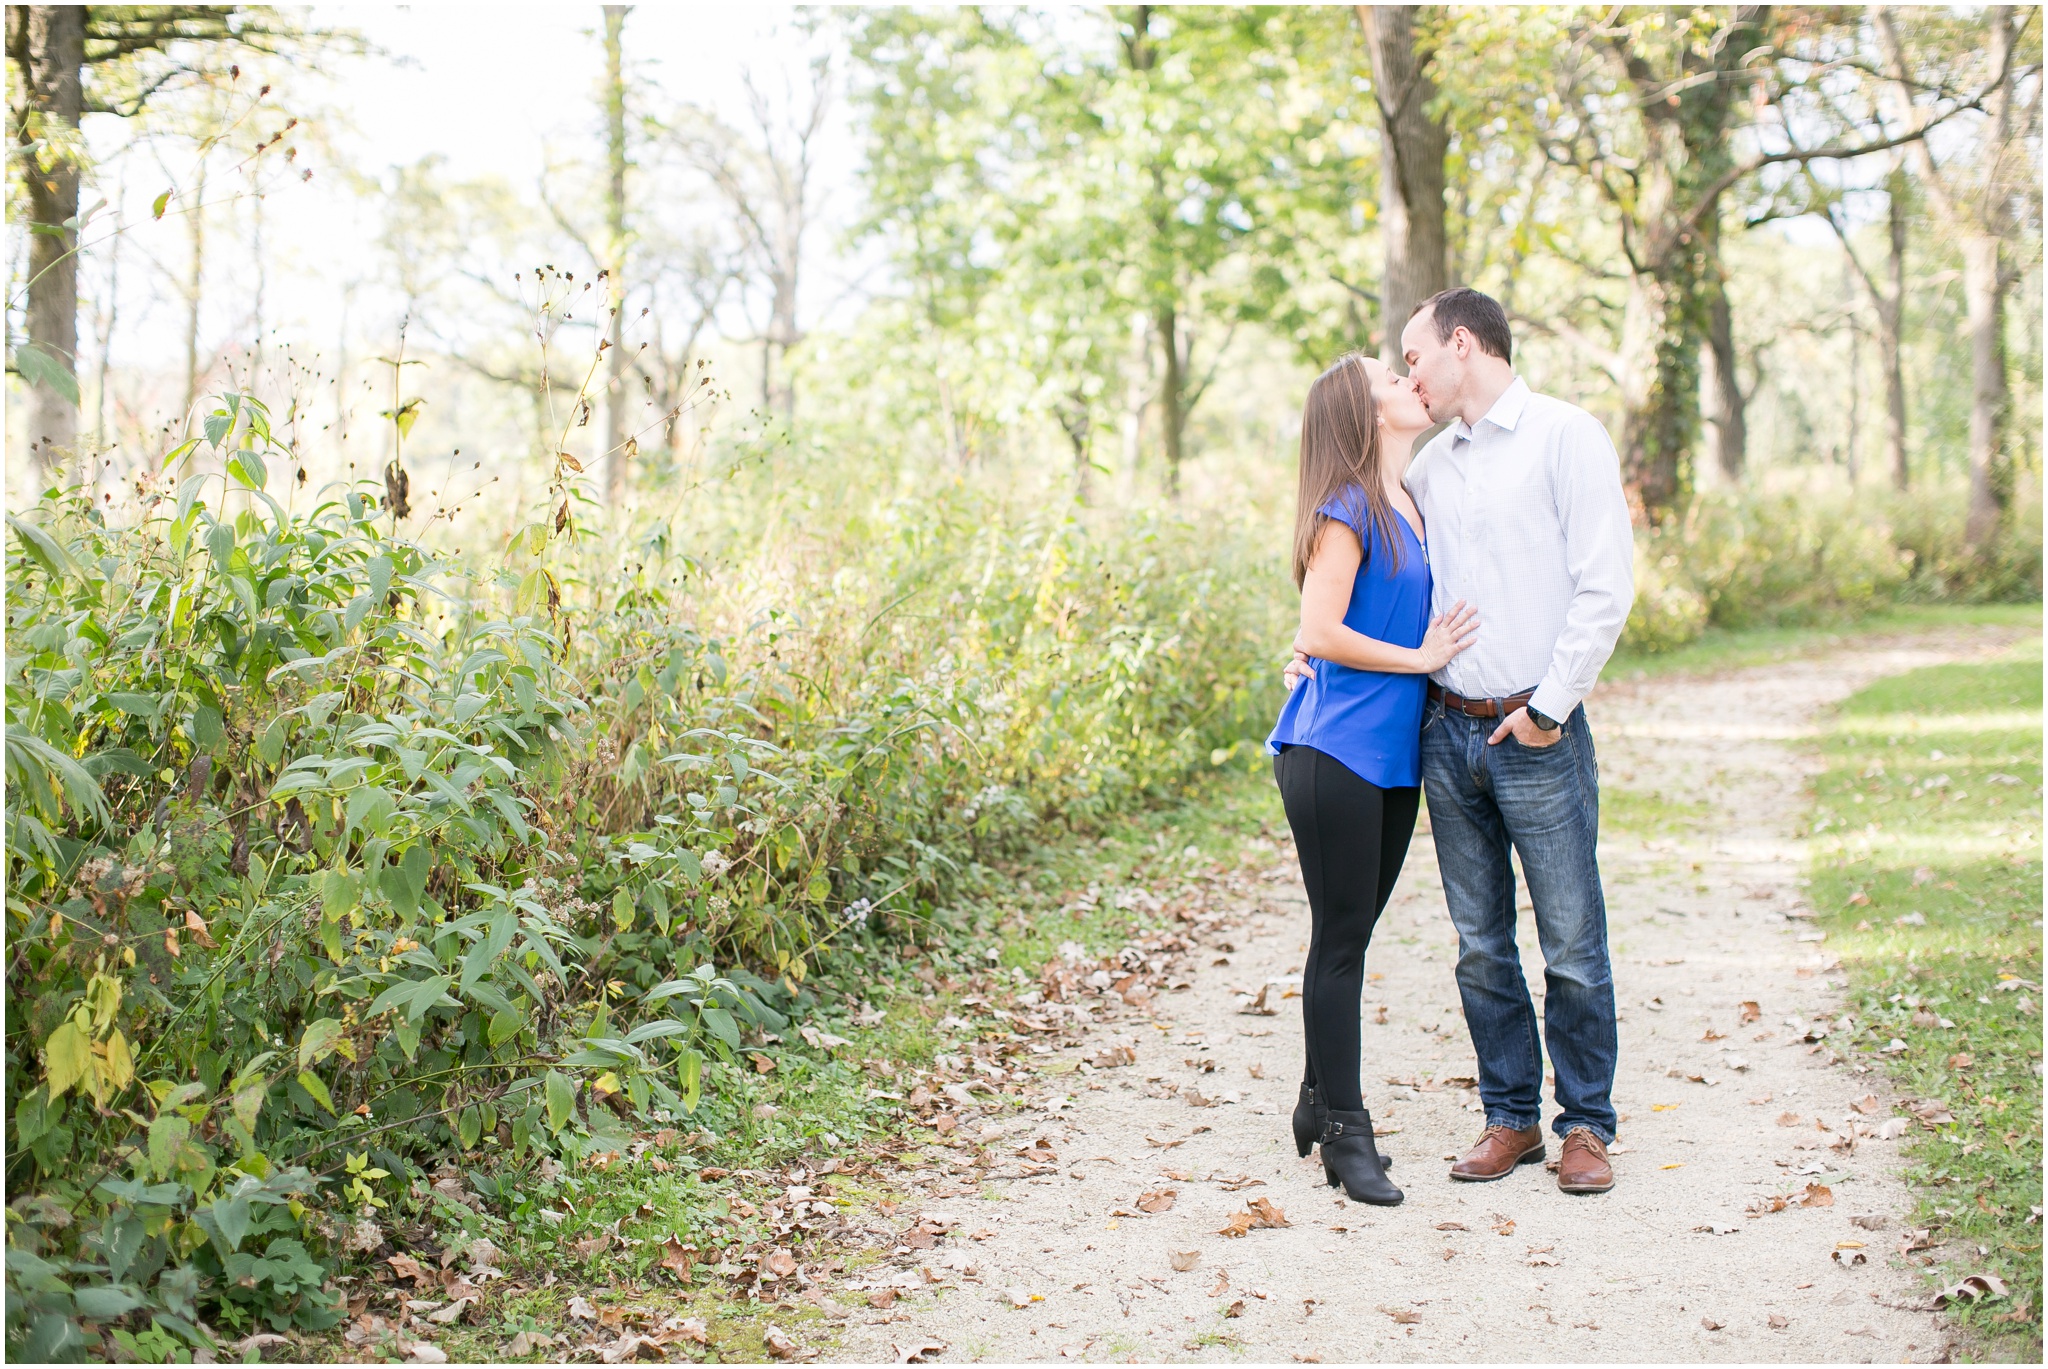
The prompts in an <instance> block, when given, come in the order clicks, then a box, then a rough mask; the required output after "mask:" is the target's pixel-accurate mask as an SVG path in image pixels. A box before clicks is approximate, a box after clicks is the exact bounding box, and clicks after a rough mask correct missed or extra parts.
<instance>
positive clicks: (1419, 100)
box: [1356, 5, 1450, 375]
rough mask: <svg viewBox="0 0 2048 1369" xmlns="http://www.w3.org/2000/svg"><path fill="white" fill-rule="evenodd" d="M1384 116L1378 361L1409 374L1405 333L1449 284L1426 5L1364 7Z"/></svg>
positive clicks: (1445, 133) (1445, 141) (1444, 141)
mask: <svg viewBox="0 0 2048 1369" xmlns="http://www.w3.org/2000/svg"><path fill="white" fill-rule="evenodd" d="M1356 9H1357V13H1358V21H1359V24H1360V26H1361V27H1362V28H1363V29H1364V30H1365V37H1366V49H1367V51H1368V52H1369V53H1370V54H1371V58H1372V86H1373V100H1374V102H1375V103H1376V104H1377V105H1378V107H1379V115H1380V134H1381V136H1380V240H1381V242H1382V243H1383V244H1384V245H1385V251H1386V266H1385V269H1384V272H1383V274H1382V276H1381V278H1380V329H1381V336H1380V356H1381V358H1382V359H1383V360H1385V361H1386V363H1387V364H1388V365H1389V366H1392V367H1393V368H1394V369H1396V370H1398V371H1400V372H1401V373H1402V374H1404V375H1405V374H1407V371H1408V363H1407V360H1406V358H1405V357H1403V356H1402V354H1401V328H1402V326H1403V325H1404V324H1405V323H1407V321H1408V316H1409V314H1410V313H1412V312H1413V311H1414V308H1415V306H1416V305H1417V304H1418V303H1420V302H1421V301H1423V300H1426V299H1428V298H1429V297H1430V296H1431V295H1434V294H1435V293H1436V292H1437V291H1439V290H1441V289H1443V288H1444V287H1445V286H1446V285H1448V284H1449V283H1450V277H1449V269H1448V263H1447V259H1446V248H1447V242H1446V238H1445V235H1444V154H1445V152H1446V151H1448V150H1449V148H1450V130H1449V129H1448V128H1447V127H1445V124H1444V120H1443V117H1442V115H1441V114H1440V113H1439V112H1436V111H1434V110H1432V109H1431V107H1430V106H1431V102H1432V101H1433V100H1434V99H1435V98H1436V83H1435V82H1434V81H1433V80H1432V79H1431V77H1430V66H1431V64H1432V63H1433V61H1434V60H1435V55H1436V53H1435V47H1434V45H1433V43H1431V42H1430V41H1429V40H1428V39H1427V38H1426V37H1425V36H1424V34H1423V31H1422V28H1421V25H1422V24H1423V23H1424V22H1425V21H1426V17H1427V16H1426V15H1425V11H1424V9H1423V7H1422V6H1420V5H1359V6H1357V7H1356Z"/></svg>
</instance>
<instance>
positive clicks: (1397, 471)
mask: <svg viewBox="0 0 2048 1369" xmlns="http://www.w3.org/2000/svg"><path fill="white" fill-rule="evenodd" d="M1429 426H1430V421H1429V411H1428V410H1427V409H1425V408H1424V407H1423V404H1422V400H1421V399H1420V397H1418V395H1417V394H1416V391H1415V385H1414V383H1413V382H1412V381H1410V380H1409V379H1408V378H1407V377H1405V376H1398V375H1395V374H1394V373H1393V371H1392V370H1391V369H1390V368H1389V367H1388V366H1386V365H1385V364H1384V363H1382V362H1380V361H1379V360H1377V359H1376V358H1373V357H1368V356H1364V355H1362V354H1359V353H1352V354H1350V355H1347V356H1344V357H1341V358H1339V359H1338V361H1337V363H1336V364H1335V365H1333V366H1331V367H1330V369H1329V370H1327V371H1325V372H1323V374H1322V375H1320V376H1318V377H1317V378H1316V382H1315V384H1314V385H1312V386H1310V387H1309V392H1308V403H1307V405H1306V406H1305V407H1304V409H1303V411H1302V417H1301V486H1300V493H1299V496H1298V501H1297V504H1296V509H1295V523H1294V582H1295V584H1296V585H1297V586H1299V587H1300V589H1301V631H1300V633H1299V635H1298V636H1296V638H1295V643H1294V644H1295V648H1296V649H1297V650H1298V651H1300V652H1304V653H1306V654H1307V655H1308V656H1309V657H1311V658H1312V659H1313V662H1314V664H1311V665H1309V666H1306V667H1304V668H1303V669H1302V670H1301V671H1300V672H1299V674H1300V681H1299V684H1298V686H1295V685H1293V682H1292V681H1290V685H1291V686H1292V688H1293V692H1292V693H1290V694H1289V695H1288V698H1287V704H1286V706H1285V707H1284V708H1282V709H1281V710H1280V722H1279V725H1278V726H1276V727H1275V728H1274V729H1273V735H1272V736H1271V737H1270V738H1268V739H1267V741H1266V750H1267V751H1268V752H1270V753H1271V754H1272V755H1273V758H1274V759H1273V773H1274V777H1275V778H1276V779H1277V780H1278V781H1279V785H1280V797H1281V801H1282V802H1283V804H1284V805H1285V806H1286V809H1287V823H1288V826H1290V827H1291V828H1293V829H1294V845H1295V849H1296V850H1297V852H1298V853H1299V854H1300V856H1301V878H1302V883H1303V884H1304V885H1305V886H1307V889H1308V904H1309V913H1310V917H1311V919H1312V931H1311V934H1310V938H1309V948H1308V960H1307V962H1306V963H1305V964H1304V965H1303V966H1302V980H1301V1015H1302V1026H1303V1034H1304V1037H1305V1038H1306V1045H1307V1055H1308V1066H1307V1070H1306V1072H1305V1074H1304V1077H1303V1082H1302V1086H1301V1102H1300V1103H1299V1105H1297V1106H1296V1108H1295V1110H1294V1140H1295V1145H1296V1147H1297V1148H1298V1149H1299V1151H1300V1153H1301V1154H1303V1155H1307V1154H1308V1152H1309V1147H1310V1146H1311V1145H1313V1144H1315V1143H1316V1142H1317V1141H1320V1142H1321V1143H1322V1147H1323V1172H1324V1175H1325V1176H1326V1177H1327V1178H1328V1180H1329V1182H1330V1185H1331V1186H1332V1187H1336V1186H1337V1185H1339V1184H1341V1185H1342V1186H1343V1188H1344V1191H1345V1193H1347V1194H1348V1195H1350V1197H1351V1198H1352V1200H1353V1201H1355V1202H1361V1203H1377V1204H1380V1205H1382V1206H1388V1207H1391V1206H1393V1205H1394V1204H1396V1203H1398V1202H1400V1201H1401V1190H1400V1189H1398V1188H1395V1187H1394V1185H1393V1184H1392V1183H1391V1182H1389V1181H1388V1179H1387V1175H1386V1170H1385V1166H1384V1161H1383V1159H1382V1157H1381V1156H1380V1155H1379V1153H1378V1150H1377V1148H1376V1147H1375V1145H1374V1143H1373V1137H1372V1116H1371V1114H1370V1113H1368V1112H1367V1111H1366V1110H1365V1101H1364V1097H1363V1095H1362V1094H1361V1092H1360V1090H1359V1058H1358V1057H1359V1042H1358V1007H1359V995H1360V991H1361V990H1362V988H1363V980H1364V976H1365V948H1366V945H1367V943H1368V942H1370V941H1371V940H1372V929H1373V924H1374V923H1375V922H1376V921H1378V919H1379V915H1380V910H1381V909H1382V908H1384V907H1385V906H1386V903H1387V897H1388V895H1389V894H1391V893H1392V892H1393V888H1394V880H1395V878H1396V877H1397V876H1399V874H1400V873H1401V861H1402V859H1403V858H1404V857H1405V856H1406V855H1407V853H1408V839H1409V836H1410V835H1411V834H1412V833H1413V832H1414V829H1415V810H1416V806H1417V804H1418V802H1419V799H1420V796H1421V788H1420V785H1421V782H1422V777H1421V749H1422V746H1421V736H1422V707H1423V694H1424V689H1425V681H1426V677H1427V676H1428V675H1429V673H1430V672H1431V671H1434V670H1438V669H1440V668H1442V666H1443V664H1444V662H1446V661H1448V660H1450V659H1451V658H1452V657H1453V656H1456V655H1457V654H1458V653H1459V652H1461V651H1463V650H1464V649H1465V648H1466V647H1468V646H1470V645H1471V644H1472V634H1473V632H1475V631H1476V630H1477V628H1478V626H1479V624H1478V622H1477V621H1476V620H1475V619H1474V617H1473V613H1472V610H1470V609H1469V608H1467V607H1466V606H1465V605H1464V603H1463V602H1462V601H1461V602H1459V603H1457V604H1455V605H1453V606H1452V607H1451V609H1450V611H1449V612H1447V613H1445V614H1444V615H1443V616H1442V617H1440V618H1438V619H1436V620H1435V621H1434V622H1432V621H1430V617H1429V593H1430V579H1429V551H1428V546H1429V544H1428V542H1427V540H1426V537H1427V533H1426V530H1425V529H1424V528H1423V526H1422V516H1421V514H1420V513H1418V512H1417V511H1416V508H1415V503H1414V501H1413V500H1411V499H1410V498H1409V497H1408V492H1407V491H1406V490H1405V489H1403V488H1402V486H1401V476H1402V474H1403V473H1404V472H1405V471H1406V470H1407V468H1408V462H1409V460H1410V459H1411V458H1412V457H1413V455H1414V448H1415V440H1416V438H1418V437H1420V436H1421V435H1422V434H1423V433H1424V432H1425V431H1427V430H1428V428H1429Z"/></svg>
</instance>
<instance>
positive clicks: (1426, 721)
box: [1422, 703, 1444, 732]
mask: <svg viewBox="0 0 2048 1369" xmlns="http://www.w3.org/2000/svg"><path fill="white" fill-rule="evenodd" d="M1443 717H1444V706H1443V705H1442V704H1440V703H1433V704H1425V705H1424V706H1423V709H1422V730H1423V731H1424V732H1427V731H1429V729H1430V728H1432V727H1435V726H1436V725H1437V724H1438V723H1440V722H1442V721H1443Z"/></svg>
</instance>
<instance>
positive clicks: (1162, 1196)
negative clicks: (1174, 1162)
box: [1138, 1188, 1180, 1212]
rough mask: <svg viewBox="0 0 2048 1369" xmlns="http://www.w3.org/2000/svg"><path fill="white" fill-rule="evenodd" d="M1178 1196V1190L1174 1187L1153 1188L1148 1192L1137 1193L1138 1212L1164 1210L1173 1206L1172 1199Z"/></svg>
mask: <svg viewBox="0 0 2048 1369" xmlns="http://www.w3.org/2000/svg"><path fill="white" fill-rule="evenodd" d="M1179 1196H1180V1190H1179V1189H1174V1188H1155V1189H1153V1190H1151V1191H1150V1192H1149V1193H1140V1194H1139V1195H1138V1210H1139V1211H1140V1212H1165V1211H1166V1210H1167V1209H1169V1208H1171V1207H1172V1206H1173V1200H1174V1199H1175V1198H1177V1197H1179Z"/></svg>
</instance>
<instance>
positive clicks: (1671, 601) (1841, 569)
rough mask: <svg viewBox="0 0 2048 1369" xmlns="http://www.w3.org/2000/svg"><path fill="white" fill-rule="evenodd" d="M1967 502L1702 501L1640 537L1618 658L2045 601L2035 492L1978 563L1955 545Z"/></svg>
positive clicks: (1857, 497)
mask: <svg viewBox="0 0 2048 1369" xmlns="http://www.w3.org/2000/svg"><path fill="white" fill-rule="evenodd" d="M1966 502H1967V491H1965V490H1963V489H1961V488H1960V487H1955V486H1943V487H1940V488H1935V489H1929V490H1919V491H1914V492H1912V493H1911V494H1897V493H1894V492H1892V491H1890V490H1884V491H1866V492H1852V491H1849V490H1847V489H1845V488H1841V487H1838V486H1836V487H1830V486H1827V485H1825V484H1824V483H1822V482H1818V481H1815V482H1811V483H1810V484H1808V485H1807V486H1804V487H1800V488H1794V489H1778V490H1764V489H1744V490H1738V491H1714V492H1710V493H1706V494H1702V495H1700V496H1699V497H1698V498H1697V499H1695V500H1694V502H1693V505H1692V507H1691V508H1690V509H1689V510H1688V511H1687V513H1686V515H1685V517H1684V518H1682V519H1677V520H1674V521H1673V522H1672V523H1670V524H1668V525H1666V526H1664V527H1662V528H1659V529H1657V530H1656V531H1654V532H1649V533H1644V532H1640V531H1639V532H1638V533H1637V534H1636V603H1635V607H1634V609H1633V610H1632V611H1631V613H1630V614H1629V622H1628V627H1627V629H1626V630H1625V632H1624V636H1623V645H1624V647H1625V648H1626V649H1628V650H1631V651H1635V652H1639V653H1644V654H1649V653H1655V652H1660V651H1669V650H1671V649H1673V648H1675V647H1679V646H1683V645H1685V644H1686V643H1687V642H1689V641H1692V640H1693V639H1695V638H1696V637H1698V636H1699V635H1700V633H1702V632H1704V631H1705V630H1706V629H1707V628H1709V627H1717V628H1730V629H1738V628H1749V627H1776V626H1796V625H1802V624H1809V623H1826V622H1839V621H1844V620H1847V619H1852V618H1856V617H1859V616H1862V615H1865V614H1869V613H1871V612H1874V611H1877V610H1880V609H1883V608H1885V607H1887V606H1889V605H1892V604H1896V603H1901V602H1929V601H1945V602H1965V603H1982V602H1992V601H2004V602H2012V601H2030V600H2036V599H2039V598H2040V595H2041V506H2040V490H2039V485H2038V482H2034V481H2028V482H2026V483H2025V484H2023V486H2022V487H2021V488H2020V490H2019V491H2018V492H2017V494H2016V497H2015V499H2014V501H2013V505H2012V507H2011V508H2010V509H2009V510H2008V511H2007V515H2006V517H2005V519H2004V521H2003V522H2002V524H2001V526H2000V529H1999V533H1998V536H1997V538H1996V539H1995V540H1994V542H1993V543H1992V545H1991V546H1990V547H1989V548H1988V549H1987V550H1986V551H1985V552H1984V553H1982V554H1979V553H1977V552H1973V551H1972V550H1971V549H1970V548H1969V546H1968V544H1967V542H1966V541H1965V539H1964V536H1963V529H1964V517H1965V512H1966Z"/></svg>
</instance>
